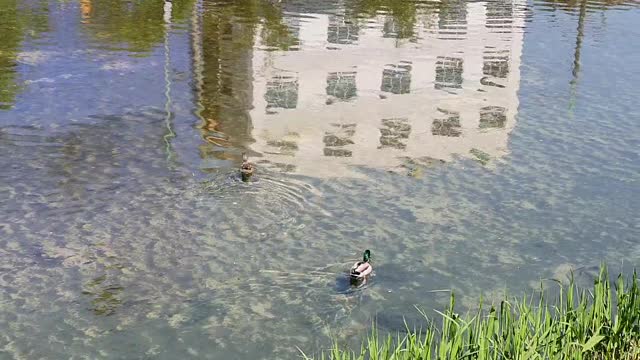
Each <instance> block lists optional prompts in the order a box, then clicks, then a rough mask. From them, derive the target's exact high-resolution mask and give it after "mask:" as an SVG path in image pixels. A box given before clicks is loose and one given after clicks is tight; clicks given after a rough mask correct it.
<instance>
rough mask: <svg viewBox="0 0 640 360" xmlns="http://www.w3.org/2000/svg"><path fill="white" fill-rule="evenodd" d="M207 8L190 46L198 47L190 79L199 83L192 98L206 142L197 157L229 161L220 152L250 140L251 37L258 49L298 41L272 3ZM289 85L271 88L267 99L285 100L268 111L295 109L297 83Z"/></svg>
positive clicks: (227, 1)
mask: <svg viewBox="0 0 640 360" xmlns="http://www.w3.org/2000/svg"><path fill="white" fill-rule="evenodd" d="M206 5H207V6H205V8H204V11H203V13H202V20H201V21H202V23H201V28H200V29H199V30H198V31H196V32H194V34H193V36H195V37H200V41H194V43H196V44H202V45H200V46H201V49H195V50H194V53H198V52H201V54H202V55H201V57H202V58H201V59H195V61H196V62H200V63H201V64H200V65H199V66H198V65H197V66H195V67H194V68H195V69H196V71H200V72H201V74H196V75H195V77H196V78H201V79H202V80H201V84H200V85H199V88H198V89H197V94H196V97H197V99H198V102H199V105H200V107H201V111H200V112H199V115H200V117H201V118H202V121H203V123H202V126H201V130H202V136H203V138H204V140H205V141H206V143H205V144H203V145H202V146H201V148H200V155H201V156H202V157H205V158H206V157H215V158H219V159H228V158H230V157H232V156H231V155H230V154H227V153H226V151H225V148H227V147H229V146H231V145H234V146H241V147H244V146H246V144H247V143H248V142H250V141H251V130H252V125H251V118H250V115H249V110H250V109H251V108H252V106H253V67H252V58H253V51H254V46H255V45H256V44H255V43H256V36H257V35H258V34H260V39H261V40H262V43H261V44H260V45H262V46H265V47H267V49H283V50H286V49H290V48H291V47H292V46H294V45H296V44H298V40H297V36H296V32H295V30H292V28H293V27H294V26H292V24H287V23H286V22H285V20H284V18H283V16H282V10H281V9H280V8H278V7H276V6H275V5H273V4H272V3H269V2H266V1H258V0H238V1H232V0H223V1H219V2H216V3H215V4H206ZM195 46H198V45H195ZM278 84H279V83H278ZM287 84H289V82H287ZM291 84H292V86H293V87H291V86H286V87H285V88H284V90H283V91H284V92H283V91H279V90H282V89H281V87H277V86H276V84H275V83H274V84H271V85H273V86H271V87H270V89H271V92H270V93H269V94H271V95H274V96H275V95H286V96H284V97H277V98H278V99H280V100H282V99H284V100H282V101H277V102H274V103H273V104H272V105H273V106H275V107H285V108H291V107H295V103H297V95H294V93H296V94H297V92H296V91H294V87H297V83H296V82H295V81H293V82H291ZM291 84H290V85H291ZM289 95H291V96H289Z"/></svg>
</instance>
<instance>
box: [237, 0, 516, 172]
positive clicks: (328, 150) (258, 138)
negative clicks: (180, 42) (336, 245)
mask: <svg viewBox="0 0 640 360" xmlns="http://www.w3.org/2000/svg"><path fill="white" fill-rule="evenodd" d="M504 1H506V0H499V1H498V2H496V3H492V4H489V3H487V2H475V3H468V2H462V1H448V2H443V3H440V4H438V5H436V6H431V7H417V6H415V4H412V5H411V6H412V10H411V11H410V12H409V11H405V14H407V16H404V17H398V16H397V15H398V14H401V13H402V12H401V11H400V10H399V7H397V8H396V11H395V13H393V12H392V11H390V10H389V8H387V10H386V13H384V14H379V13H378V12H372V11H370V10H371V9H364V10H363V8H362V7H361V8H357V7H356V8H353V7H351V8H350V7H349V5H348V4H347V5H346V6H347V9H345V10H344V11H343V13H348V10H351V13H354V11H363V13H364V14H366V15H367V16H368V17H367V18H366V19H363V18H362V14H363V13H358V14H360V16H358V19H359V23H358V24H354V23H350V22H348V21H347V20H345V19H343V18H341V17H339V16H336V15H335V12H334V13H333V14H325V13H322V12H318V13H299V14H297V15H292V16H295V17H303V18H304V19H305V21H304V22H300V23H299V29H298V30H299V31H298V34H299V36H300V38H299V44H300V46H299V49H298V50H299V51H289V52H279V51H254V53H253V57H252V64H253V73H252V78H253V88H252V90H253V99H254V104H253V108H252V109H251V110H249V115H250V117H251V121H252V124H253V131H252V134H253V137H254V140H255V143H253V144H252V145H251V148H252V149H253V150H255V151H256V152H257V153H261V154H262V156H263V157H264V159H265V160H268V161H270V162H272V163H278V164H290V165H291V167H292V168H294V169H295V171H296V172H299V173H304V174H308V175H314V176H327V177H332V176H357V174H356V173H355V172H354V171H353V168H352V165H364V166H370V167H378V168H385V169H388V168H399V167H402V165H403V162H404V161H406V160H405V159H411V161H412V162H413V163H420V162H421V159H426V160H425V163H433V161H435V160H437V161H438V162H439V161H448V160H451V159H453V158H454V156H466V157H469V158H472V159H476V160H478V159H482V161H481V163H482V164H491V163H493V162H494V160H495V159H497V158H499V157H501V156H504V155H505V154H507V152H508V148H507V145H508V136H509V133H510V131H511V129H513V127H514V125H515V121H516V117H515V115H516V112H517V109H518V97H517V91H518V88H519V84H520V71H519V68H520V57H521V52H522V40H523V33H522V31H521V29H520V28H521V27H522V25H523V22H524V17H523V16H522V14H520V13H518V11H522V10H521V9H523V7H524V4H525V3H524V1H523V0H510V1H509V2H508V3H503V2H504ZM369 5H370V6H373V5H372V4H371V3H369ZM405 5H406V2H405ZM405 5H403V6H405ZM395 6H399V5H398V4H396V5H395ZM354 9H356V10H354ZM338 12H340V10H338ZM394 16H395V18H394V21H396V22H402V23H403V24H404V25H403V26H405V28H404V30H402V31H399V29H398V28H397V27H396V28H393V27H392V26H391V25H390V21H389V19H390V18H393V17H394ZM364 22H366V24H367V26H362V24H363V23H364ZM408 24H410V26H409V28H410V30H407V28H406V27H407V26H408ZM393 26H396V25H393ZM498 26H500V27H498ZM354 28H357V34H353V33H352V31H353V29H354ZM401 32H402V33H403V36H406V35H407V34H408V33H411V34H412V35H411V37H410V39H409V40H410V41H405V42H398V40H399V36H400V33H401ZM345 34H349V35H348V36H347V35H345ZM261 41H262V40H261V39H260V38H259V37H258V38H257V39H255V42H254V43H255V45H254V47H258V46H259V44H260V43H261ZM327 44H331V47H328V46H327ZM329 48H330V49H331V50H327V49H329ZM334 50H339V51H340V53H339V55H340V56H336V52H335V51H334ZM283 73H285V74H288V75H287V77H284V76H283V75H282V74H283ZM380 73H382V77H380ZM356 84H357V86H356ZM327 97H328V98H329V100H327ZM345 100H348V101H345ZM264 109H267V111H266V112H265V110H264ZM292 134H295V136H292ZM291 142H294V143H295V151H292V150H291V149H293V146H292V145H289V144H290V143H291ZM434 159H435V160H434Z"/></svg>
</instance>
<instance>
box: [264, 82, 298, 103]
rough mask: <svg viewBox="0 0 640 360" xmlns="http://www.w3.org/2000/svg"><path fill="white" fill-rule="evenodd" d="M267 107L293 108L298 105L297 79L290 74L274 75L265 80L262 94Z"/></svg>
mask: <svg viewBox="0 0 640 360" xmlns="http://www.w3.org/2000/svg"><path fill="white" fill-rule="evenodd" d="M264 99H265V100H266V101H267V109H270V108H282V109H295V108H296V107H297V106H298V79H296V78H294V77H290V76H276V77H274V78H273V79H271V81H268V82H267V91H266V93H265V94H264Z"/></svg>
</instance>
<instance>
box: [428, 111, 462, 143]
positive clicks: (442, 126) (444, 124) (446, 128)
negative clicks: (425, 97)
mask: <svg viewBox="0 0 640 360" xmlns="http://www.w3.org/2000/svg"><path fill="white" fill-rule="evenodd" d="M438 111H440V112H441V113H443V114H444V117H441V118H439V119H435V120H433V123H432V124H431V134H433V135H435V136H448V137H458V136H460V135H461V134H462V131H461V126H460V113H459V112H457V111H448V110H443V109H438Z"/></svg>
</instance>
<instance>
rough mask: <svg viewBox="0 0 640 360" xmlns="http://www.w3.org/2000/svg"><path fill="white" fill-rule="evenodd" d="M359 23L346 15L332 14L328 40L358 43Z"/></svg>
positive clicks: (341, 42) (336, 42)
mask: <svg viewBox="0 0 640 360" xmlns="http://www.w3.org/2000/svg"><path fill="white" fill-rule="evenodd" d="M359 31H360V29H359V27H358V24H357V23H355V22H354V21H353V20H351V19H349V18H347V17H345V16H344V15H330V16H329V28H328V30H327V42H328V43H330V44H356V43H357V42H358V32H359Z"/></svg>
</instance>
